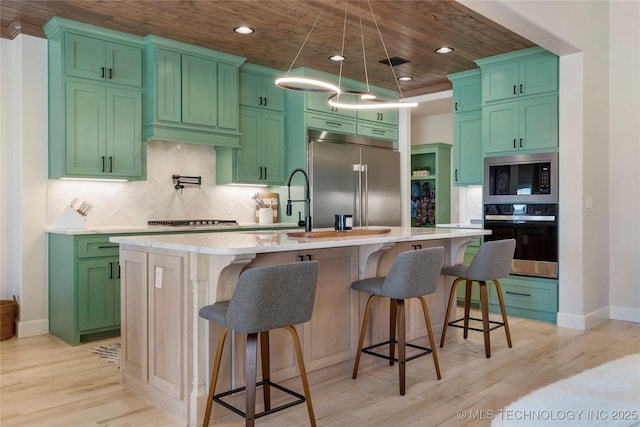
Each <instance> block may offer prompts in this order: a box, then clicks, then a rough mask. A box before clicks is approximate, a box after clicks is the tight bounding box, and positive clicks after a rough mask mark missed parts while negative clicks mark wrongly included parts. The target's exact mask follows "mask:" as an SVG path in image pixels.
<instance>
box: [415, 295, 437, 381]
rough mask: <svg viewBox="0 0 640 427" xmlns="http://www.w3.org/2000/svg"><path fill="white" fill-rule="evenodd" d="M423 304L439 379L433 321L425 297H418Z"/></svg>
mask: <svg viewBox="0 0 640 427" xmlns="http://www.w3.org/2000/svg"><path fill="white" fill-rule="evenodd" d="M418 299H419V300H420V302H421V303H422V312H423V313H424V321H425V323H426V324H427V333H428V334H429V346H430V347H431V355H432V356H433V364H434V366H435V368H436V376H437V377H438V379H440V378H442V377H441V376H440V364H439V363H438V355H437V354H436V344H435V342H434V340H433V331H432V330H431V319H430V317H429V309H428V308H427V301H426V300H425V299H424V297H418Z"/></svg>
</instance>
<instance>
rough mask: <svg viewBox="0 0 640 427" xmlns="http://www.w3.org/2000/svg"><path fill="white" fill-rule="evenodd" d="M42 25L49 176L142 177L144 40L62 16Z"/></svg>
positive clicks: (143, 158) (143, 157) (143, 171)
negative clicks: (45, 43)
mask: <svg viewBox="0 0 640 427" xmlns="http://www.w3.org/2000/svg"><path fill="white" fill-rule="evenodd" d="M44 29H45V33H46V34H47V38H48V57H49V70H48V71H49V177H50V178H62V177H66V178H101V179H110V178H111V179H126V180H139V179H144V178H145V174H146V170H145V156H146V147H145V145H144V142H143V139H142V90H141V87H140V86H141V84H142V47H143V43H142V39H141V38H139V37H135V36H131V35H128V34H124V33H119V32H115V31H110V30H106V29H103V28H99V27H94V26H91V25H86V24H82V23H77V22H73V21H69V20H66V19H60V18H53V19H51V20H50V21H49V22H48V23H47V24H46V25H45V26H44Z"/></svg>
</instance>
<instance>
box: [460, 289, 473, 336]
mask: <svg viewBox="0 0 640 427" xmlns="http://www.w3.org/2000/svg"><path fill="white" fill-rule="evenodd" d="M472 285H473V282H472V281H471V280H469V279H466V280H465V285H464V322H463V323H464V333H463V335H462V336H463V337H464V339H465V340H466V339H467V337H468V336H469V316H470V315H471V288H472Z"/></svg>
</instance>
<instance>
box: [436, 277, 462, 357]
mask: <svg viewBox="0 0 640 427" xmlns="http://www.w3.org/2000/svg"><path fill="white" fill-rule="evenodd" d="M461 280H462V279H461V278H459V277H458V278H457V279H456V280H454V281H453V283H452V284H451V292H450V293H449V304H447V313H446V315H445V317H444V324H443V325H442V335H441V336H440V348H442V347H444V339H445V337H446V336H447V326H448V325H449V318H450V317H451V307H452V306H453V301H454V300H455V298H456V288H457V287H458V282H459V281H461Z"/></svg>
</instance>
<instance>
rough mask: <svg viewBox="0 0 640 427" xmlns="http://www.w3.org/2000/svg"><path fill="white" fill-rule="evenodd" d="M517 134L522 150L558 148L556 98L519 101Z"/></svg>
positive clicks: (546, 97)
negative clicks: (520, 139) (520, 140)
mask: <svg viewBox="0 0 640 427" xmlns="http://www.w3.org/2000/svg"><path fill="white" fill-rule="evenodd" d="M519 134H520V138H522V141H523V142H522V148H524V149H527V150H539V149H547V148H557V147H558V97H557V96H556V95H552V96H544V97H540V98H534V99H528V100H526V101H520V110H519Z"/></svg>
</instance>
